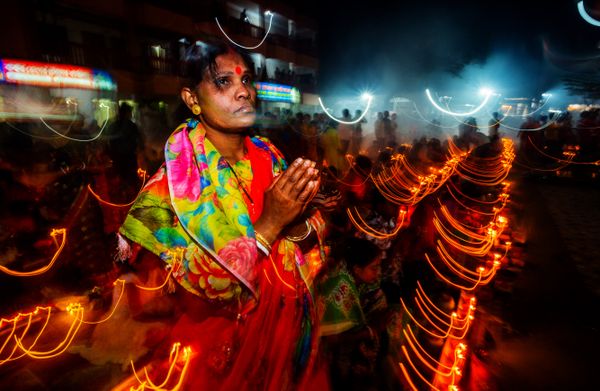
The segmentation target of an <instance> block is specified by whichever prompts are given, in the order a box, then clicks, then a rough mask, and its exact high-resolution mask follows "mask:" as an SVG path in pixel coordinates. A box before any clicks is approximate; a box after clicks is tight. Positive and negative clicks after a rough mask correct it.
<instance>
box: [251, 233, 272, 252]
mask: <svg viewBox="0 0 600 391" xmlns="http://www.w3.org/2000/svg"><path fill="white" fill-rule="evenodd" d="M254 236H255V237H256V245H257V246H258V247H259V248H261V246H262V247H264V248H261V250H263V251H266V252H267V254H266V255H269V254H270V253H271V251H272V248H271V245H270V244H269V241H268V240H267V239H265V237H264V236H262V235H261V234H260V232H258V231H254Z"/></svg>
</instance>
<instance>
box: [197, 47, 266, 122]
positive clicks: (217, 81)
mask: <svg viewBox="0 0 600 391" xmlns="http://www.w3.org/2000/svg"><path fill="white" fill-rule="evenodd" d="M216 65H217V67H216V73H215V77H214V78H213V75H212V74H211V73H210V72H207V74H206V75H205V76H204V79H203V80H202V81H201V82H200V84H199V85H198V88H197V90H196V94H197V96H198V104H199V105H200V107H201V109H202V120H203V122H204V124H205V125H207V126H208V127H210V128H212V129H214V130H217V131H221V132H225V133H237V132H239V131H243V130H245V129H246V128H247V127H249V126H251V125H252V124H254V120H255V118H256V112H255V109H254V107H255V104H256V90H255V89H254V86H253V85H252V73H251V72H250V70H249V69H248V67H247V66H246V64H245V63H244V60H242V58H241V57H240V55H239V54H237V53H234V52H228V53H225V54H222V55H220V56H218V57H217V58H216Z"/></svg>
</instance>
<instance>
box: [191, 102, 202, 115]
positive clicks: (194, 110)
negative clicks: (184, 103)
mask: <svg viewBox="0 0 600 391" xmlns="http://www.w3.org/2000/svg"><path fill="white" fill-rule="evenodd" d="M201 112H202V109H201V108H200V106H198V105H197V104H194V105H193V106H192V113H194V115H200V113H201Z"/></svg>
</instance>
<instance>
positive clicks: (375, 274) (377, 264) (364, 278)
mask: <svg viewBox="0 0 600 391" xmlns="http://www.w3.org/2000/svg"><path fill="white" fill-rule="evenodd" d="M353 274H354V277H355V278H356V279H357V280H359V281H360V282H362V283H365V284H374V283H376V282H377V281H379V278H381V257H380V256H379V257H377V258H375V260H373V262H371V263H369V264H368V265H367V266H365V267H359V266H354V268H353Z"/></svg>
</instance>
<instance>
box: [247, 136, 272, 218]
mask: <svg viewBox="0 0 600 391" xmlns="http://www.w3.org/2000/svg"><path fill="white" fill-rule="evenodd" d="M244 144H245V146H246V149H247V150H248V159H250V165H251V167H252V186H250V197H252V200H253V201H254V204H251V203H250V202H249V200H246V205H247V207H248V214H249V215H250V221H252V223H255V222H256V221H257V220H258V218H259V217H260V214H261V213H262V208H263V198H264V194H265V190H266V189H267V187H269V185H270V184H271V182H272V181H273V162H272V160H271V155H270V154H269V153H268V152H267V151H263V150H261V149H260V148H258V147H257V146H256V145H254V143H253V142H252V141H251V140H250V138H249V137H246V139H245V140H244Z"/></svg>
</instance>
